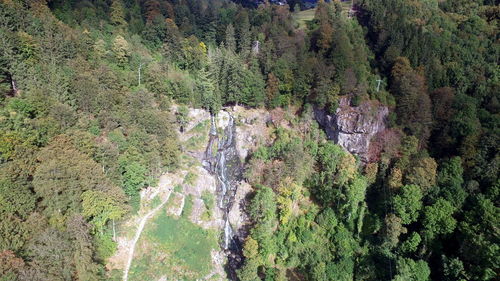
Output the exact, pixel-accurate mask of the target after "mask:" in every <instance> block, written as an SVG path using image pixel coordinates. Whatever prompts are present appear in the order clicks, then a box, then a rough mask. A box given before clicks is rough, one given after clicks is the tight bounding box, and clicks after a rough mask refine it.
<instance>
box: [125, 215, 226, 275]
mask: <svg viewBox="0 0 500 281" xmlns="http://www.w3.org/2000/svg"><path fill="white" fill-rule="evenodd" d="M144 237H145V238H146V239H148V240H149V241H151V243H152V244H154V246H153V247H152V249H153V250H149V249H148V250H145V251H144V254H143V255H142V256H141V257H140V259H138V260H136V261H135V262H134V263H133V264H132V268H131V278H130V280H155V279H158V278H159V277H160V276H162V275H167V276H168V277H169V279H173V280H196V279H199V278H201V277H203V276H205V275H206V274H208V273H209V272H210V270H211V268H212V263H211V256H210V252H211V250H212V249H216V248H217V247H218V244H217V235H216V233H215V232H213V231H206V230H204V229H202V228H201V227H199V226H197V225H195V224H193V223H191V222H190V221H189V220H187V219H182V218H181V219H175V218H172V217H169V216H167V215H166V213H165V212H161V214H160V215H159V216H157V217H156V218H155V220H154V222H153V224H152V225H151V226H150V227H149V228H147V229H146V231H145V236H144ZM150 246H152V245H150ZM162 253H163V254H162Z"/></svg>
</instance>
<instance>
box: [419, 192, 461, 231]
mask: <svg viewBox="0 0 500 281" xmlns="http://www.w3.org/2000/svg"><path fill="white" fill-rule="evenodd" d="M455 210H456V208H455V207H453V205H452V204H451V203H450V202H449V201H446V200H445V199H438V200H437V201H436V203H434V204H433V205H431V206H426V207H425V211H424V215H425V217H424V220H423V224H424V227H425V230H426V231H427V234H428V235H429V236H431V237H433V236H434V235H438V234H449V233H451V232H452V231H453V230H454V229H455V226H456V224H457V221H456V220H455V219H454V218H453V216H452V215H453V213H454V212H455Z"/></svg>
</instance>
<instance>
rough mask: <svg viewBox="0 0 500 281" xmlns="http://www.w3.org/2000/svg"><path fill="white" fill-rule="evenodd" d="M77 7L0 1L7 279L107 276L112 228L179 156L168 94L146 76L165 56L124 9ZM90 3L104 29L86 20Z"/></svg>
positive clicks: (2, 261)
mask: <svg viewBox="0 0 500 281" xmlns="http://www.w3.org/2000/svg"><path fill="white" fill-rule="evenodd" d="M69 2H71V1H69ZM69 2H64V3H61V2H57V1H55V2H52V3H51V5H54V7H49V6H47V4H46V3H44V2H43V1H35V2H32V1H2V2H1V3H0V38H1V40H2V43H1V47H0V48H1V53H0V61H1V70H0V72H1V73H2V74H1V75H2V81H1V84H2V87H1V88H2V92H1V98H0V102H1V107H0V217H1V219H0V221H1V222H0V237H1V238H0V268H1V269H0V276H1V277H0V279H2V280H72V279H77V280H99V279H102V278H103V277H104V276H105V270H104V266H103V264H104V262H105V259H106V258H107V257H109V256H110V255H112V254H113V253H114V249H115V247H116V243H115V241H114V239H113V238H114V237H113V231H112V225H113V224H115V223H119V220H120V219H122V218H123V217H124V216H126V215H127V214H128V213H130V211H131V210H132V209H133V208H131V205H132V207H134V206H135V205H137V204H138V199H139V191H140V190H141V189H142V188H143V187H145V186H147V185H150V184H154V179H155V178H156V177H157V176H158V175H160V173H161V172H163V171H165V170H168V169H173V168H175V166H176V163H177V157H178V154H179V153H178V147H177V140H176V134H175V129H174V128H175V127H174V123H175V118H174V117H173V115H172V114H171V113H170V112H169V101H170V98H169V97H168V95H167V93H166V92H159V91H158V92H157V89H158V88H159V86H157V84H158V83H160V82H162V81H161V80H160V82H159V81H158V80H155V79H154V77H152V76H149V75H148V72H149V71H144V70H145V69H148V67H149V66H150V64H151V66H154V67H162V66H161V62H158V60H155V61H153V60H152V58H151V57H152V55H151V53H150V52H149V51H148V49H147V48H146V47H145V46H144V45H143V44H142V43H141V39H140V38H139V37H138V36H137V35H133V34H131V33H129V32H127V31H126V28H127V25H126V21H125V17H126V12H125V11H126V9H125V8H124V5H125V4H124V3H122V2H121V1H113V2H112V4H111V6H110V7H109V9H110V10H109V11H108V10H107V9H106V10H100V9H98V8H95V7H94V8H92V7H86V8H82V7H79V6H78V5H79V3H69ZM63 4H64V5H63ZM95 4H96V5H99V3H95ZM71 5H75V7H72V6H71ZM100 5H107V3H105V2H103V3H100ZM77 7H79V8H77ZM50 8H53V9H54V10H53V12H52V11H51V10H50ZM91 10H93V11H94V12H97V11H106V12H109V14H108V13H106V14H105V15H102V19H103V20H105V21H104V22H103V24H105V25H106V29H104V28H103V27H99V26H96V25H93V24H91V23H90V22H88V23H85V20H82V22H79V23H81V25H77V23H76V22H75V21H77V20H78V19H79V17H78V14H80V13H86V14H85V15H86V16H89V15H92V16H93V17H95V19H96V20H97V19H99V18H101V16H100V15H98V14H92V13H91ZM56 16H58V17H60V18H62V19H64V20H68V23H66V24H65V23H63V22H61V21H60V20H59V19H57V18H56ZM86 16H85V17H86ZM108 17H109V18H108ZM140 67H142V72H138V71H141V70H140ZM139 73H140V74H139ZM138 74H139V75H142V78H140V77H141V76H138ZM139 79H142V81H143V82H142V83H141V82H140V80H139ZM163 83H164V82H163ZM154 86H156V88H155V87H154ZM5 278H6V279H5Z"/></svg>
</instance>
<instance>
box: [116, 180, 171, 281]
mask: <svg viewBox="0 0 500 281" xmlns="http://www.w3.org/2000/svg"><path fill="white" fill-rule="evenodd" d="M171 193H172V189H171V188H168V193H167V196H165V197H166V198H165V200H163V202H161V204H160V205H158V206H157V207H156V208H154V209H153V210H151V211H149V212H148V213H147V214H146V215H144V216H143V217H142V218H141V220H140V223H139V226H138V227H137V230H136V232H135V236H134V240H132V245H131V246H130V251H129V253H128V258H127V264H126V265H125V269H124V270H123V281H128V271H129V270H130V265H132V259H133V258H134V251H135V245H136V244H137V241H139V238H140V237H141V233H142V230H143V229H144V226H145V225H146V222H147V221H148V220H149V219H150V218H151V217H152V216H153V215H154V214H155V213H156V212H158V211H159V210H160V209H161V208H163V206H164V205H165V204H166V203H167V201H168V198H170V194H171Z"/></svg>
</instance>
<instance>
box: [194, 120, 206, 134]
mask: <svg viewBox="0 0 500 281" xmlns="http://www.w3.org/2000/svg"><path fill="white" fill-rule="evenodd" d="M209 129H210V120H209V119H207V120H205V121H203V122H200V123H198V124H196V126H194V127H193V128H192V129H191V130H190V131H189V132H190V133H196V134H201V133H206V134H208V130H209Z"/></svg>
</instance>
